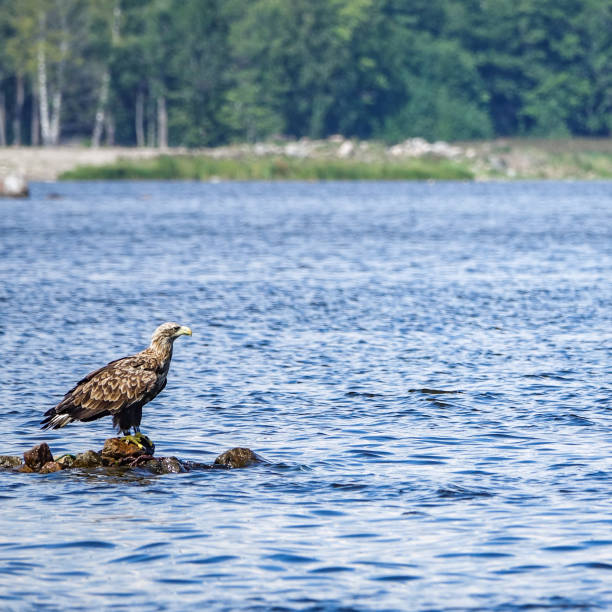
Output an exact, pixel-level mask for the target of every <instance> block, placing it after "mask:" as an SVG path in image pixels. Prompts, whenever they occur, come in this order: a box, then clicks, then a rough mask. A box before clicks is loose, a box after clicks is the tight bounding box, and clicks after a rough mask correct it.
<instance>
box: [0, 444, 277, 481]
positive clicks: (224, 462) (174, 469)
mask: <svg viewBox="0 0 612 612" xmlns="http://www.w3.org/2000/svg"><path fill="white" fill-rule="evenodd" d="M154 452H155V446H154V445H153V444H152V443H150V441H148V440H147V441H146V442H145V443H140V442H135V441H133V440H130V439H128V438H109V439H108V440H106V441H105V442H104V447H103V448H102V449H101V450H100V451H94V450H88V451H85V452H82V453H79V454H77V455H70V454H66V455H62V456H61V457H54V456H53V454H52V452H51V449H50V448H49V446H48V444H47V443H46V442H43V443H42V444H37V445H36V446H34V447H33V448H31V449H30V450H28V451H26V452H25V453H24V454H23V457H20V456H15V455H0V470H13V471H17V472H22V473H23V472H25V473H38V474H50V473H53V472H60V471H62V470H73V469H93V468H101V469H104V468H122V469H125V470H135V469H138V470H144V471H146V472H149V473H151V474H178V473H182V472H191V471H193V470H211V469H233V468H244V467H248V466H250V465H255V464H257V463H262V462H265V460H264V459H263V458H262V457H259V456H258V455H257V454H255V453H254V452H253V451H252V450H250V449H248V448H232V449H230V450H228V451H225V452H224V453H222V454H221V455H219V456H218V457H217V458H216V459H215V461H214V462H213V463H199V462H196V461H184V460H181V459H178V458H177V457H154V456H153V454H154Z"/></svg>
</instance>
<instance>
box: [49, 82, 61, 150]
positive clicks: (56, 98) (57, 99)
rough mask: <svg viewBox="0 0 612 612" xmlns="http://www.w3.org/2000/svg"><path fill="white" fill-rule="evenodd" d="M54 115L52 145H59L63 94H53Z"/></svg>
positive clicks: (52, 116) (57, 92) (51, 126)
mask: <svg viewBox="0 0 612 612" xmlns="http://www.w3.org/2000/svg"><path fill="white" fill-rule="evenodd" d="M52 108H53V113H52V115H51V125H50V129H51V144H52V145H54V146H55V145H57V143H58V142H59V134H60V115H61V111H62V92H61V91H59V90H58V91H56V92H55V93H54V94H53V105H52Z"/></svg>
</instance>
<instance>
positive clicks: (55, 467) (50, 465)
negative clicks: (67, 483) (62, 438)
mask: <svg viewBox="0 0 612 612" xmlns="http://www.w3.org/2000/svg"><path fill="white" fill-rule="evenodd" d="M61 471H62V466H61V465H60V464H59V463H58V462H57V461H48V462H47V463H45V465H43V466H42V467H41V468H40V473H41V474H50V473H51V472H61Z"/></svg>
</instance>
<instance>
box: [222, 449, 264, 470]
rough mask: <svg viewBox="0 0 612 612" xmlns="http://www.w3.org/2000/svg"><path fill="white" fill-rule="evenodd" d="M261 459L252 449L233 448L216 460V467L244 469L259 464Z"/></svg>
mask: <svg viewBox="0 0 612 612" xmlns="http://www.w3.org/2000/svg"><path fill="white" fill-rule="evenodd" d="M260 461H261V459H260V458H259V457H258V456H257V455H256V454H255V453H254V452H253V451H252V450H251V449H250V448H232V449H230V450H228V451H225V452H224V453H222V454H221V455H219V456H218V457H217V458H216V459H215V465H222V466H224V467H227V468H243V467H248V466H249V465H253V464H254V463H259V462H260Z"/></svg>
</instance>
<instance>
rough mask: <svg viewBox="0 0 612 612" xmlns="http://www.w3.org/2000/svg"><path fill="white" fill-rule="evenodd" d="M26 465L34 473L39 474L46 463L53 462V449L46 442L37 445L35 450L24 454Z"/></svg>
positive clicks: (32, 449)
mask: <svg viewBox="0 0 612 612" xmlns="http://www.w3.org/2000/svg"><path fill="white" fill-rule="evenodd" d="M23 458H24V460H25V464H26V466H27V467H29V468H30V469H31V470H33V471H34V472H38V471H39V470H40V468H42V466H43V465H45V463H48V462H49V461H53V455H52V454H51V449H50V448H49V445H48V444H47V443H46V442H43V443H42V444H37V445H36V446H35V447H34V448H31V449H30V450H29V451H26V452H25V453H23Z"/></svg>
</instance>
